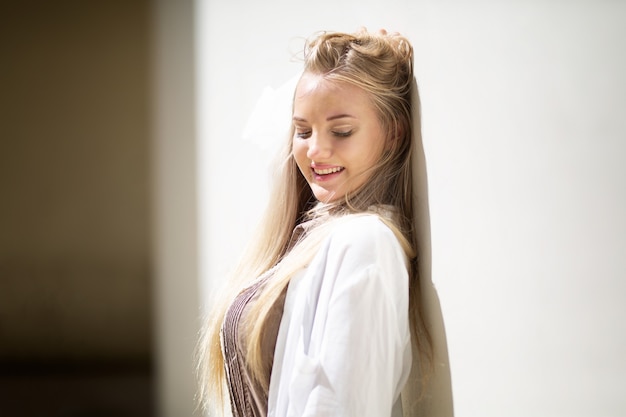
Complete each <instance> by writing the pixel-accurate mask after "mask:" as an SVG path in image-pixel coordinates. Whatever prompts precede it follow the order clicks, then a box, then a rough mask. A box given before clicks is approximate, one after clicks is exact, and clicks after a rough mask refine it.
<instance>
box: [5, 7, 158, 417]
mask: <svg viewBox="0 0 626 417" xmlns="http://www.w3.org/2000/svg"><path fill="white" fill-rule="evenodd" d="M150 20H151V2H150V0H131V1H124V2H118V1H115V2H106V1H99V2H84V1H78V0H60V1H54V2H49V1H34V2H33V1H30V2H17V1H16V2H4V3H3V5H2V7H0V50H1V51H2V57H1V60H2V62H1V64H0V83H2V85H1V89H0V91H2V93H0V114H1V115H2V122H1V123H0V138H1V139H0V196H1V197H0V199H1V200H0V201H1V203H0V415H1V416H3V417H4V416H6V417H13V416H16V417H17V416H20V417H28V416H67V417H71V416H81V415H94V416H105V415H106V416H126V415H128V416H148V415H151V414H152V411H151V409H152V398H151V397H152V379H153V377H152V335H151V327H152V323H151V321H152V314H151V309H152V307H151V280H152V277H151V271H150V228H149V224H150V223H149V211H150V210H149V180H150V179H149V167H148V165H149V154H150V152H149V143H150V140H149V112H150V92H149V87H150V79H149V72H150V67H149V63H150V43H151V40H150V30H151V28H150Z"/></svg>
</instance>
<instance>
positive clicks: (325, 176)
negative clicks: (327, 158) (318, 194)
mask: <svg viewBox="0 0 626 417" xmlns="http://www.w3.org/2000/svg"><path fill="white" fill-rule="evenodd" d="M333 168H341V169H340V170H339V171H337V172H333V173H331V174H317V173H316V172H315V170H318V171H319V170H324V169H333ZM343 171H345V168H344V167H342V166H341V165H327V164H315V163H313V164H311V175H312V176H313V179H315V181H319V182H323V181H330V180H332V179H335V178H337V177H338V176H340V175H341V174H342V173H343Z"/></svg>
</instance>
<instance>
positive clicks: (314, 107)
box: [292, 73, 386, 202]
mask: <svg viewBox="0 0 626 417" xmlns="http://www.w3.org/2000/svg"><path fill="white" fill-rule="evenodd" d="M293 124H294V127H295V129H294V130H295V133H294V137H293V144H292V152H293V156H294V158H295V160H296V163H297V164H298V168H299V169H300V172H301V173H302V175H303V176H304V178H306V180H307V182H308V184H309V186H310V187H311V190H312V191H313V194H314V195H315V197H316V198H317V199H318V200H319V201H323V202H333V201H336V200H338V199H341V198H343V197H344V196H345V195H346V193H348V192H352V191H354V190H356V189H358V188H359V187H360V186H361V185H363V184H365V182H366V181H367V180H368V179H369V178H370V177H371V173H372V170H371V168H372V167H374V166H375V165H376V163H377V162H378V161H379V159H380V157H381V155H382V153H383V151H384V149H385V143H386V140H385V137H386V136H385V134H384V132H383V129H382V127H381V125H380V122H379V121H378V113H377V112H376V109H375V108H374V106H373V105H372V103H371V101H370V99H369V96H368V94H367V93H366V92H365V91H364V90H362V89H361V88H359V87H356V86H354V85H350V84H347V83H341V82H336V81H329V80H326V79H324V78H323V77H322V76H320V75H317V74H311V73H305V74H303V76H302V78H301V79H300V81H299V82H298V85H297V87H296V93H295V97H294V106H293Z"/></svg>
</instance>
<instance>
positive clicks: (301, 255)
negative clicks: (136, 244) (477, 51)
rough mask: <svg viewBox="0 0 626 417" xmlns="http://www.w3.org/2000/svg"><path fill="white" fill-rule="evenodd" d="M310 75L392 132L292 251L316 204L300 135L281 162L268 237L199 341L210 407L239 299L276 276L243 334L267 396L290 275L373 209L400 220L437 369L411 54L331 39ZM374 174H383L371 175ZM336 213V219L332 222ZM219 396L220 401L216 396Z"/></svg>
mask: <svg viewBox="0 0 626 417" xmlns="http://www.w3.org/2000/svg"><path fill="white" fill-rule="evenodd" d="M304 72H305V73H307V72H308V73H314V74H318V75H321V76H323V77H324V78H325V79H327V80H332V81H336V82H338V83H349V84H352V85H355V86H357V87H359V88H361V89H363V90H364V91H366V92H367V93H368V95H369V96H370V97H371V100H372V104H373V105H374V106H375V108H376V109H377V111H378V114H379V122H380V124H381V126H382V128H383V131H385V132H388V135H387V137H386V138H384V140H386V141H387V144H388V146H386V149H387V150H386V151H385V152H384V154H383V156H382V157H381V159H380V160H379V162H378V163H377V164H376V166H375V167H373V168H372V170H373V172H370V173H369V175H370V176H369V178H368V181H366V182H365V184H364V185H362V186H361V187H360V188H359V189H357V190H355V191H354V192H352V193H348V194H346V195H345V197H344V198H343V199H342V200H340V201H338V202H335V203H333V204H331V205H327V206H325V207H326V209H327V210H326V211H325V212H324V216H325V218H327V219H328V220H326V221H324V222H320V225H319V226H316V227H314V228H313V230H312V231H311V232H310V233H308V234H306V236H305V237H304V239H302V240H300V241H299V242H297V244H296V245H295V246H291V247H290V239H291V236H292V232H293V230H294V228H295V227H296V225H298V224H299V223H301V222H302V221H303V220H305V219H307V218H310V216H311V213H313V215H319V209H318V210H312V209H313V208H314V206H315V204H316V203H317V202H316V200H315V197H314V196H313V194H312V192H311V189H310V187H309V185H308V184H307V182H306V180H305V178H304V177H303V176H302V174H301V173H300V172H299V170H298V167H297V165H296V162H295V160H294V157H293V155H292V151H291V146H292V140H293V134H294V131H293V127H292V129H291V135H290V138H289V140H288V141H286V143H285V146H284V149H283V151H282V153H281V155H280V163H279V167H278V172H277V174H276V181H275V184H274V188H273V190H272V192H271V195H270V200H269V201H270V203H269V207H268V209H267V210H266V211H265V214H264V216H263V218H262V222H261V223H260V230H258V231H257V233H256V234H255V235H254V239H253V241H252V242H251V243H250V245H249V246H248V249H247V250H246V251H245V253H244V255H243V256H242V258H241V260H240V262H239V264H238V267H237V268H236V269H235V271H234V273H233V279H232V281H231V283H230V284H229V287H228V288H229V293H228V295H227V296H223V297H221V299H220V300H219V303H218V304H216V306H215V307H214V309H213V311H212V314H211V316H210V319H209V320H208V321H207V323H206V326H205V329H204V330H203V334H202V336H201V339H200V342H199V345H198V353H199V361H198V374H199V379H200V384H199V395H200V399H201V400H202V401H203V404H204V406H208V403H209V399H210V398H212V397H214V398H215V399H216V400H217V402H218V403H221V400H222V398H223V389H224V378H225V372H224V358H223V355H222V350H221V343H220V330H221V325H222V321H223V319H224V316H225V313H226V310H227V309H228V307H229V305H230V303H231V302H232V299H233V298H234V297H235V296H236V294H237V293H238V292H239V291H241V290H242V289H243V288H244V287H245V286H246V285H248V284H249V283H250V282H251V281H252V280H254V279H255V278H257V277H259V276H260V275H261V274H263V273H264V272H266V271H268V270H269V269H270V268H273V267H274V268H275V269H274V271H273V272H272V279H271V280H269V281H268V283H267V284H266V286H265V288H264V289H263V291H262V293H261V294H260V296H259V299H258V301H257V302H256V303H254V304H253V305H252V306H251V311H250V315H251V317H256V318H257V319H256V320H254V321H253V322H251V323H250V324H249V325H248V326H247V327H246V328H245V330H246V331H247V334H248V343H247V345H248V350H247V352H245V354H246V364H247V366H248V368H249V369H250V371H251V373H252V375H253V376H254V377H255V378H256V380H257V381H258V382H259V384H261V385H262V386H263V387H264V388H265V389H268V388H269V387H268V386H267V385H268V383H267V381H269V374H268V373H269V369H268V367H267V364H263V363H262V361H261V335H262V334H263V329H264V327H265V325H266V320H265V319H266V317H267V315H268V313H269V311H270V309H271V307H272V306H273V305H274V303H275V301H276V300H277V299H278V297H280V295H281V293H282V292H283V291H284V289H285V288H286V286H287V285H288V284H289V280H290V279H291V277H292V276H293V275H294V274H295V273H296V272H297V271H298V270H300V269H302V268H304V267H305V266H306V265H307V264H308V263H309V262H310V261H311V259H312V258H313V256H314V255H315V253H316V252H317V249H318V248H319V246H320V244H321V242H322V241H323V240H324V238H325V237H326V236H328V233H329V232H330V231H331V230H332V228H333V227H334V225H335V224H336V222H337V221H341V219H342V218H345V216H346V215H355V214H360V213H367V212H370V211H371V208H372V207H376V206H392V207H394V212H395V214H396V216H394V217H393V219H391V218H383V220H384V221H385V223H387V224H388V225H389V226H390V228H391V229H392V230H393V231H394V232H395V234H396V236H398V238H399V240H400V242H401V244H402V246H403V248H404V250H405V252H406V254H407V257H408V258H409V260H410V270H409V275H410V284H409V292H410V293H409V315H410V318H411V325H412V333H413V337H414V338H415V339H416V346H417V347H418V351H419V354H420V355H421V357H422V359H423V360H420V363H424V364H425V363H429V359H430V337H429V335H428V332H427V331H426V327H425V325H424V322H423V319H422V313H421V310H420V304H421V303H420V286H419V277H418V269H417V258H418V256H417V253H416V252H417V240H416V239H417V237H416V232H415V225H414V221H413V209H414V207H413V205H414V198H413V180H412V160H411V154H412V147H413V143H412V140H411V138H412V134H413V132H412V129H413V125H412V123H411V108H412V107H411V106H412V104H414V105H418V104H417V103H411V93H412V89H413V88H414V87H413V48H412V47H411V44H410V43H409V42H408V40H407V39H406V38H404V37H402V36H400V35H386V34H382V33H377V34H373V33H368V32H366V31H360V32H357V33H354V34H346V33H335V32H323V33H320V34H318V35H317V36H315V37H314V38H313V39H311V40H310V41H308V43H307V44H306V48H305V53H304ZM373 174H375V175H373ZM329 213H330V214H329ZM211 394H213V395H211Z"/></svg>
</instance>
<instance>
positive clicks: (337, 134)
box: [333, 130, 352, 138]
mask: <svg viewBox="0 0 626 417" xmlns="http://www.w3.org/2000/svg"><path fill="white" fill-rule="evenodd" d="M333 135H335V136H338V137H340V138H347V137H348V136H350V135H352V131H351V130H348V131H347V132H336V131H333Z"/></svg>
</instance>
